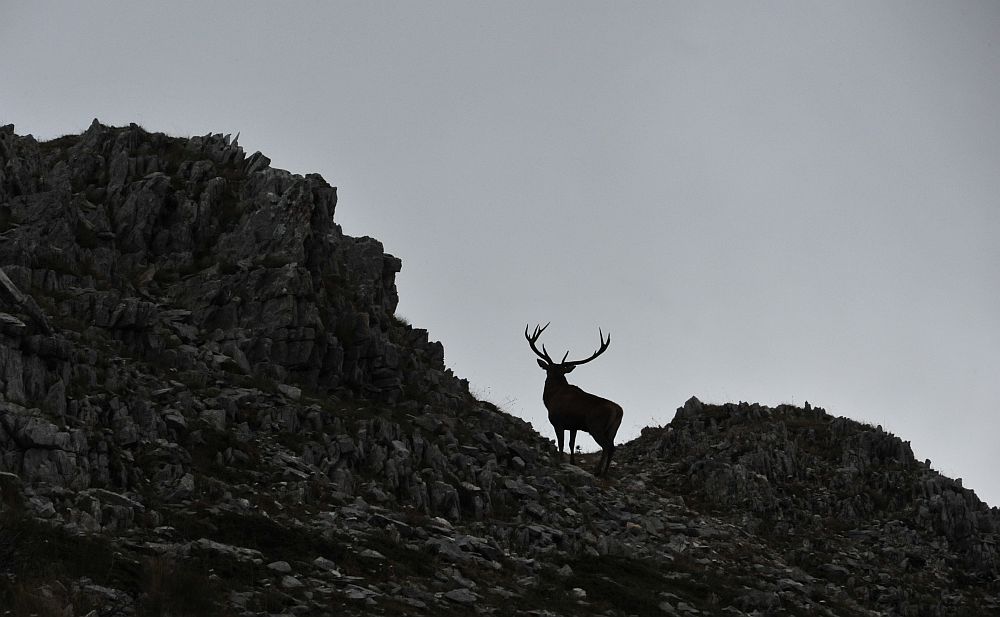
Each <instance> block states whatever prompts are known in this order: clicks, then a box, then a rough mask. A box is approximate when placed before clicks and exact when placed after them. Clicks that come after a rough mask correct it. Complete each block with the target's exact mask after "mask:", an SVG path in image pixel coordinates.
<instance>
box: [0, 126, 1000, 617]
mask: <svg viewBox="0 0 1000 617" xmlns="http://www.w3.org/2000/svg"><path fill="white" fill-rule="evenodd" d="M335 207H336V191H335V189H334V188H332V187H330V186H329V185H328V184H327V183H326V182H325V181H324V180H323V179H322V178H321V177H319V176H317V175H308V176H298V175H293V174H289V173H288V172H285V171H282V170H278V169H273V168H271V167H270V166H269V161H268V160H267V159H266V157H264V156H263V155H261V154H259V153H256V154H254V155H252V156H250V157H247V156H245V154H244V152H243V150H242V149H241V148H240V147H239V146H238V145H237V144H235V143H233V142H232V140H230V139H229V138H228V137H224V136H221V135H208V136H204V137H195V138H191V139H178V138H171V137H168V136H165V135H163V134H158V133H149V132H146V131H145V130H143V129H141V128H140V127H137V126H134V125H133V126H130V127H125V128H113V127H107V126H103V125H101V124H99V123H97V122H95V123H94V124H93V125H92V126H91V127H90V128H89V129H88V130H87V131H86V132H85V133H83V134H82V135H74V136H67V137H63V138H60V139H57V140H53V141H50V142H45V143H39V142H36V141H35V140H34V139H32V138H31V137H30V136H28V137H21V136H18V135H16V134H15V133H14V130H13V127H10V126H8V127H4V128H2V129H0V268H2V273H3V274H2V275H0V612H3V611H6V613H3V614H11V615H31V614H36V615H60V616H73V615H91V614H93V615H128V614H134V615H266V614H274V615H277V614H283V615H331V614H337V615H341V614H348V615H350V614H375V615H378V614H383V615H401V614H463V615H464V614H469V613H480V614H497V615H519V614H525V615H527V614H531V615H581V614H582V615H631V614H635V615H647V614H657V615H784V614H789V615H876V614H878V615H881V614H889V615H978V614H982V615H988V614H997V613H998V611H1000V599H998V594H1000V584H998V582H997V574H998V556H997V544H996V540H997V530H998V525H1000V515H998V513H997V511H996V510H989V509H988V508H986V506H984V505H983V504H982V503H981V502H979V501H978V500H977V499H976V498H975V496H974V495H973V494H972V493H971V491H968V490H966V489H963V488H962V487H961V486H960V485H959V484H958V483H956V482H955V481H952V480H949V479H947V478H943V477H941V476H939V475H938V474H936V473H935V472H933V470H931V469H930V468H929V466H928V465H925V464H923V463H918V462H917V461H915V460H914V458H913V456H912V453H911V452H910V449H909V447H908V446H907V445H906V444H905V443H904V442H902V441H900V440H899V439H897V438H896V437H894V436H892V435H888V434H886V433H884V432H882V431H880V430H878V429H875V428H872V427H869V426H864V425H860V424H857V423H855V422H852V421H849V420H845V419H842V418H833V417H831V416H829V415H827V414H825V413H824V412H822V411H819V410H815V409H798V408H792V407H780V408H777V409H769V408H765V407H760V406H756V405H742V404H741V405H725V406H709V405H702V404H701V403H699V402H697V401H696V400H694V399H692V400H691V401H689V402H688V403H687V404H685V406H684V407H683V408H681V409H680V410H678V414H677V417H676V418H675V419H674V421H673V422H671V424H670V425H668V426H666V427H663V428H655V429H654V428H650V429H646V430H645V431H644V432H643V434H642V436H641V437H640V438H639V439H637V440H635V441H634V442H632V443H630V444H626V445H625V446H623V447H622V448H621V450H620V452H621V454H620V462H619V464H618V465H617V467H615V468H614V469H613V470H612V474H611V477H610V478H608V479H600V480H598V479H595V478H594V477H593V476H591V475H590V474H589V473H587V472H586V471H583V470H581V469H579V468H576V467H572V466H569V465H565V464H562V463H561V462H560V461H559V460H558V458H557V455H556V453H555V452H554V450H553V447H552V445H551V443H550V442H549V441H548V440H546V439H544V438H542V437H541V436H539V435H538V434H537V433H536V432H535V431H534V430H532V428H531V427H530V425H527V424H526V423H524V422H522V421H520V420H518V419H517V418H514V417H511V416H509V415H507V414H505V413H503V412H501V411H499V410H497V409H496V408H494V407H493V406H491V405H489V404H486V403H482V402H479V401H476V400H474V399H473V398H472V397H471V396H469V394H468V390H467V387H466V384H465V383H464V382H463V381H461V380H459V379H457V378H456V377H455V376H454V375H453V374H452V373H451V372H450V371H449V370H447V369H446V368H445V366H444V361H443V356H444V351H443V348H442V347H441V345H440V344H438V343H433V342H430V341H428V339H427V333H426V332H425V331H422V330H418V329H415V328H412V327H411V326H409V325H408V324H406V323H404V322H402V321H400V320H398V319H396V318H395V317H394V315H393V312H394V310H395V307H396V301H397V296H396V290H395V284H394V276H395V273H396V272H398V271H399V268H400V265H401V264H400V261H399V260H398V259H396V258H394V257H392V256H390V255H386V254H385V253H384V252H383V249H382V246H381V245H380V244H379V243H378V242H377V241H375V240H372V239H370V238H352V237H349V236H346V235H344V234H343V233H342V231H341V229H340V228H339V226H337V225H336V224H335V223H334V219H333V217H334V212H335Z"/></svg>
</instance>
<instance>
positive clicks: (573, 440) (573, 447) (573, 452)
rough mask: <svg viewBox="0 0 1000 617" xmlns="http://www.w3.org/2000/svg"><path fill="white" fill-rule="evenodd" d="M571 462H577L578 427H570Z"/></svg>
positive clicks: (571, 463)
mask: <svg viewBox="0 0 1000 617" xmlns="http://www.w3.org/2000/svg"><path fill="white" fill-rule="evenodd" d="M569 464H570V465H575V464H576V429H575V428H571V429H569Z"/></svg>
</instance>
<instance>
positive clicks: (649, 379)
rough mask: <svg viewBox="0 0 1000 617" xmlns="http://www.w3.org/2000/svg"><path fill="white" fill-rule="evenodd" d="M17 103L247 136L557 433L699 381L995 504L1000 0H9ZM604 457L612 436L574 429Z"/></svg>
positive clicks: (73, 123) (528, 412) (44, 134)
mask: <svg viewBox="0 0 1000 617" xmlns="http://www.w3.org/2000/svg"><path fill="white" fill-rule="evenodd" d="M0 84H2V88H0V123H2V124H6V123H13V124H15V126H16V130H17V132H18V133H19V134H28V133H31V134H33V135H35V136H36V137H38V138H40V139H47V138H52V137H56V136H59V135H63V134H66V133H77V132H80V131H82V130H84V129H86V127H87V126H88V125H89V124H90V122H91V120H92V119H93V118H98V119H100V120H101V121H102V122H104V123H105V124H112V125H124V124H128V123H129V122H136V123H139V124H141V125H143V126H144V127H145V128H147V129H148V130H151V131H162V132H166V133H168V134H172V135H176V136H191V135H202V134H206V133H210V132H211V133H233V134H235V133H237V132H239V133H240V139H239V140H240V144H241V145H243V147H244V148H245V149H246V150H247V152H248V154H249V153H252V152H253V151H255V150H260V151H262V152H263V153H264V154H266V155H267V156H269V157H270V158H271V159H272V164H273V165H274V166H276V167H280V168H283V169H288V170H290V171H292V172H295V173H301V174H305V173H313V172H316V173H320V174H322V175H323V177H324V178H326V180H327V181H328V182H330V183H331V184H333V185H334V186H337V187H338V194H339V197H340V201H339V204H338V207H337V212H336V220H337V221H338V222H339V223H340V224H341V225H342V226H343V228H344V231H345V232H346V233H348V234H350V235H354V236H364V235H367V236H373V237H375V238H378V239H379V240H381V241H382V242H383V243H384V244H385V247H386V251H387V252H389V253H391V254H394V255H396V256H398V257H400V258H401V259H402V260H403V270H402V272H401V273H400V274H399V275H398V277H397V283H398V287H399V291H400V296H401V302H400V306H399V311H398V314H399V315H401V316H402V317H404V318H406V319H407V320H408V321H410V322H411V323H413V324H414V325H415V326H418V327H423V328H427V329H428V330H429V331H430V335H431V337H432V338H433V339H436V340H440V341H442V342H443V343H444V346H445V351H446V362H447V364H448V365H449V366H450V367H451V368H453V369H454V370H455V372H456V373H457V374H458V375H460V376H462V377H466V378H468V379H469V380H470V381H471V384H472V388H473V390H474V392H476V393H477V394H478V395H480V396H481V397H484V398H486V399H488V400H491V401H492V402H494V403H497V404H498V405H500V406H501V407H502V408H503V409H505V410H506V411H508V412H510V413H512V414H515V415H517V416H520V417H522V418H524V419H525V420H528V421H530V422H531V423H532V424H533V425H534V426H535V428H536V429H537V430H539V431H540V432H541V433H543V434H545V435H547V436H549V437H554V433H553V431H552V429H551V427H550V426H549V424H548V421H547V418H546V414H545V409H544V407H543V404H542V401H541V393H542V386H543V382H544V373H543V372H542V371H541V370H540V369H539V368H538V366H537V365H536V363H535V358H534V356H533V354H532V353H531V351H530V350H529V348H528V345H527V342H526V341H525V340H524V335H523V331H524V328H525V325H526V324H531V326H532V327H533V326H534V325H535V324H536V323H542V324H544V323H546V322H549V321H551V322H552V325H551V326H550V327H549V329H548V330H546V332H545V333H544V335H543V336H542V339H541V342H542V343H545V344H546V347H547V348H548V349H549V350H550V351H551V352H552V354H553V355H555V354H557V353H558V354H560V357H561V354H562V353H563V352H565V351H566V350H569V351H570V356H571V358H572V357H583V356H586V355H589V354H590V353H591V352H592V351H593V350H594V349H596V348H597V346H598V344H599V341H598V328H602V329H603V331H604V332H610V333H611V337H612V341H611V346H610V348H609V349H608V351H607V352H606V353H605V354H604V355H602V356H601V357H600V358H598V359H597V360H595V361H593V362H592V363H590V364H588V365H586V366H583V367H580V368H578V369H577V370H576V371H575V372H574V373H573V374H572V375H570V381H571V383H574V384H576V385H579V386H581V387H583V388H584V389H586V390H588V391H590V392H593V393H595V394H598V395H601V396H604V397H606V398H609V399H612V400H614V401H616V402H618V403H619V404H621V405H622V407H623V408H624V409H625V419H624V421H623V423H622V427H621V430H620V431H619V441H620V442H621V441H627V440H629V439H632V438H634V437H635V436H637V435H638V433H639V431H640V430H641V429H642V427H644V426H662V425H664V424H666V423H668V422H669V421H670V420H671V418H673V415H674V412H675V410H676V408H677V407H679V406H681V405H682V404H683V403H684V401H685V400H686V399H688V398H689V397H691V396H697V397H698V398H700V399H702V400H703V401H706V402H715V403H723V402H736V401H750V402H754V401H756V402H760V403H762V404H767V405H777V404H781V403H792V404H796V405H801V404H803V403H804V402H805V401H809V402H810V403H811V404H812V405H814V406H821V407H824V408H826V410H827V411H829V412H830V413H832V414H835V415H842V416H847V417H850V418H853V419H856V420H859V421H863V422H868V423H871V424H877V425H881V426H883V427H884V428H885V429H886V430H888V431H891V432H893V433H895V434H897V435H899V436H900V437H902V438H903V439H905V440H908V441H910V442H911V445H912V448H913V451H914V453H915V455H916V457H917V458H918V459H919V460H924V459H930V460H931V461H932V465H933V466H934V468H935V469H937V470H939V471H941V472H942V473H944V474H946V475H948V476H951V477H955V478H962V479H963V482H964V485H965V486H967V487H970V488H973V489H975V490H976V492H977V494H978V495H979V496H980V498H982V499H984V500H985V501H987V502H988V503H990V504H991V505H996V506H1000V474H997V473H996V470H997V469H998V468H1000V446H998V445H997V443H998V439H997V435H998V433H1000V380H998V375H1000V276H998V274H1000V272H998V270H1000V173H998V172H1000V113H998V111H997V110H1000V4H997V3H996V2H988V1H986V2H973V1H966V0H963V1H961V2H951V3H942V2H928V1H907V2H897V1H892V2H879V3H870V2H835V3H831V2H799V1H795V2H791V1H790V2H760V3H745V2H712V3H701V2H697V3H694V2H632V3H621V2H585V1H576V0H574V1H572V2H555V1H552V2H542V3H539V2H503V3H497V2H491V3H478V2H440V1H429V2H419V3H418V2H368V1H362V2H295V3H274V2H266V3H265V2H246V1H241V2H221V1H216V2H211V3H202V2H193V1H190V2H173V3H152V2H134V1H132V0H128V1H123V2H87V3H78V2H68V1H67V2H61V3H55V2H45V1H33V2H16V1H12V0H0ZM579 441H580V443H581V445H582V446H583V447H584V449H585V450H590V449H594V448H595V447H596V445H595V444H594V442H593V441H591V440H589V438H587V439H581V440H579Z"/></svg>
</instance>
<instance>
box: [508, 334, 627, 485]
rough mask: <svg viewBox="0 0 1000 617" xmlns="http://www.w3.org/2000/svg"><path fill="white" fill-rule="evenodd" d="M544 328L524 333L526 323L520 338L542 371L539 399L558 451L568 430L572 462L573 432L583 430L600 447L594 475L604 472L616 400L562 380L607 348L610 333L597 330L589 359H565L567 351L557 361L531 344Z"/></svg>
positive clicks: (617, 413) (618, 415)
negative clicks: (595, 346) (596, 345)
mask: <svg viewBox="0 0 1000 617" xmlns="http://www.w3.org/2000/svg"><path fill="white" fill-rule="evenodd" d="M550 323H551V322H550ZM548 327H549V324H545V325H544V326H542V327H539V326H535V331H534V333H533V334H528V326H524V338H526V339H528V345H529V346H530V347H531V350H532V351H533V352H535V355H537V356H538V358H539V360H538V366H540V367H542V369H543V370H544V371H545V390H544V391H543V393H542V402H544V403H545V408H546V409H548V411H549V422H551V423H552V428H554V429H555V430H556V436H557V438H558V440H559V453H560V454H562V453H563V436H564V433H565V431H569V462H570V463H571V464H575V462H576V461H575V451H574V450H575V446H576V432H577V431H586V432H588V433H590V435H591V437H593V438H594V441H596V442H597V443H598V445H600V446H601V449H602V453H601V460H600V461H598V463H597V469H596V471H595V472H594V473H595V475H601V474H602V473H607V471H608V469H609V468H610V467H611V457H612V456H614V453H615V435H616V434H617V433H618V427H619V426H621V423H622V415H623V414H624V412H623V411H622V408H621V406H620V405H618V404H617V403H614V402H612V401H609V400H608V399H606V398H601V397H599V396H596V395H593V394H590V393H589V392H584V391H583V390H581V389H580V388H578V387H576V386H574V385H572V384H570V383H569V382H567V381H566V374H567V373H569V372H570V371H572V370H573V369H575V368H576V367H578V366H580V365H581V364H586V363H587V362H590V361H591V360H593V359H594V358H596V357H597V356H599V355H601V354H602V353H604V352H605V351H607V349H608V345H610V344H611V334H610V333H609V334H608V338H607V340H605V338H604V333H603V332H601V330H600V329H598V331H597V333H598V335H599V336H600V338H601V347H600V348H599V349H598V350H597V351H595V352H594V353H593V354H592V355H591V356H590V357H589V358H585V359H583V360H569V361H567V360H566V358H568V357H569V352H568V351H567V352H566V355H564V356H563V359H562V361H561V362H554V361H553V360H552V358H550V357H549V353H548V351H546V349H545V345H542V350H541V351H538V347H536V345H535V343H537V342H538V338H539V337H540V336H541V335H542V332H544V331H545V328H548Z"/></svg>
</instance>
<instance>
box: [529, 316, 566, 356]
mask: <svg viewBox="0 0 1000 617" xmlns="http://www.w3.org/2000/svg"><path fill="white" fill-rule="evenodd" d="M549 323H552V322H551V321H550V322H549ZM548 327H549V324H548V323H547V324H545V325H544V326H542V327H541V328H539V327H538V326H535V332H534V334H531V335H529V334H528V324H524V338H526V339H528V345H530V346H531V351H533V352H535V355H537V356H538V357H539V358H541V359H542V360H545V361H546V362H548V363H549V364H555V362H553V361H552V358H550V357H549V352H548V351H546V350H545V345H544V344H543V345H542V351H538V348H537V347H535V343H536V342H537V341H538V337H540V336H541V335H542V332H545V328H548ZM563 359H564V360H565V358H563Z"/></svg>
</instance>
